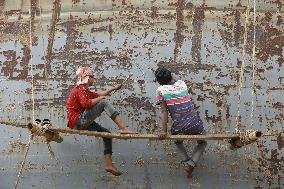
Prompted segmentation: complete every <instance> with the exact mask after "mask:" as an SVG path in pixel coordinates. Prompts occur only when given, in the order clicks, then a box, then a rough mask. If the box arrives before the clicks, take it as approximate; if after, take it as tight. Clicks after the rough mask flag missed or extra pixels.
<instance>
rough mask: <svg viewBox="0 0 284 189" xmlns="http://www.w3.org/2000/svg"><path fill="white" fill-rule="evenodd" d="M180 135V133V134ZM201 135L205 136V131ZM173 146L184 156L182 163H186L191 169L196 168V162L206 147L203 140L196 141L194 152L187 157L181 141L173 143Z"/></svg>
mask: <svg viewBox="0 0 284 189" xmlns="http://www.w3.org/2000/svg"><path fill="white" fill-rule="evenodd" d="M180 134H181V133H180ZM201 134H202V135H204V134H206V131H205V130H203V132H202V133H201ZM175 145H176V147H177V148H178V150H179V151H180V152H181V153H182V154H183V155H184V157H185V160H184V161H182V162H184V163H187V164H189V165H191V166H193V167H195V166H196V164H197V162H198V160H199V159H200V157H201V155H202V154H203V152H204V151H205V148H206V146H207V141H205V140H198V141H197V145H196V146H195V148H194V150H193V151H192V153H191V155H190V156H189V155H188V154H187V150H186V148H185V147H184V145H183V141H182V140H177V141H175Z"/></svg>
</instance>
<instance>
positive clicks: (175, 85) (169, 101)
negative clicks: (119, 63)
mask: <svg viewBox="0 0 284 189" xmlns="http://www.w3.org/2000/svg"><path fill="white" fill-rule="evenodd" d="M155 78H156V81H157V82H158V83H159V84H160V86H159V87H158V89H157V90H156V100H157V104H159V105H160V107H161V114H162V124H163V128H162V130H161V131H160V132H159V138H160V139H162V138H164V137H166V136H167V124H168V114H169V115H170V117H171V119H172V121H173V123H172V127H171V131H170V132H171V134H172V135H202V134H205V129H204V125H203V122H202V120H201V119H200V117H199V113H198V111H196V110H195V107H194V104H193V102H192V99H191V98H190V96H189V94H188V88H187V86H186V84H185V82H184V81H182V80H178V81H174V80H173V78H172V74H171V72H170V71H169V70H168V69H166V68H164V67H159V68H158V69H157V70H156V71H155ZM175 144H176V146H177V148H178V150H179V151H180V152H182V154H183V155H184V156H185V160H183V161H182V162H183V163H185V164H186V173H187V177H188V178H191V177H192V172H193V169H194V167H195V166H196V164H197V161H198V160H199V159H200V157H201V155H202V153H203V152H204V150H205V147H206V145H207V142H206V141H203V140H199V141H197V145H196V147H195V149H194V150H193V152H192V154H191V155H188V153H187V150H186V148H185V147H184V145H183V141H180V140H179V141H175Z"/></svg>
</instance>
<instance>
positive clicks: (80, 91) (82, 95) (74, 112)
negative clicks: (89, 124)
mask: <svg viewBox="0 0 284 189" xmlns="http://www.w3.org/2000/svg"><path fill="white" fill-rule="evenodd" d="M98 96H99V95H98V93H96V92H91V91H89V90H87V89H86V88H85V87H84V85H78V86H75V87H74V88H73V89H72V90H71V92H70V94H69V97H68V100H67V104H66V110H67V119H68V127H70V128H71V129H73V128H74V126H75V123H76V121H77V120H78V118H79V117H80V114H81V113H82V112H83V111H84V110H85V109H89V108H91V107H92V106H93V105H92V99H94V98H97V97H98Z"/></svg>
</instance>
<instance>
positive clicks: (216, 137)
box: [0, 120, 283, 140]
mask: <svg viewBox="0 0 284 189" xmlns="http://www.w3.org/2000/svg"><path fill="white" fill-rule="evenodd" d="M0 124H4V125H9V126H14V127H19V128H28V124H21V123H15V122H10V121H2V120H0ZM49 130H50V131H53V132H58V133H64V134H72V135H73V134H76V135H85V136H95V137H108V138H117V139H149V140H158V139H159V138H158V136H157V135H154V134H141V133H139V134H118V133H105V132H96V131H86V130H75V129H69V128H55V127H52V128H50V129H49ZM257 132H259V131H257ZM282 133H283V131H281V132H277V131H273V132H266V133H263V134H262V137H267V136H278V135H281V134H282ZM238 138H240V134H228V133H227V134H206V135H168V136H167V137H166V138H164V139H162V140H226V139H238Z"/></svg>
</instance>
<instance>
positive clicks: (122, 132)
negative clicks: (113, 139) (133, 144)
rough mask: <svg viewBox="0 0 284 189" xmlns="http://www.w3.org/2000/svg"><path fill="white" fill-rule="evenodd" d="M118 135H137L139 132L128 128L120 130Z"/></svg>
mask: <svg viewBox="0 0 284 189" xmlns="http://www.w3.org/2000/svg"><path fill="white" fill-rule="evenodd" d="M118 133H120V134H137V132H135V131H131V130H129V129H127V128H126V129H119V130H118Z"/></svg>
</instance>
